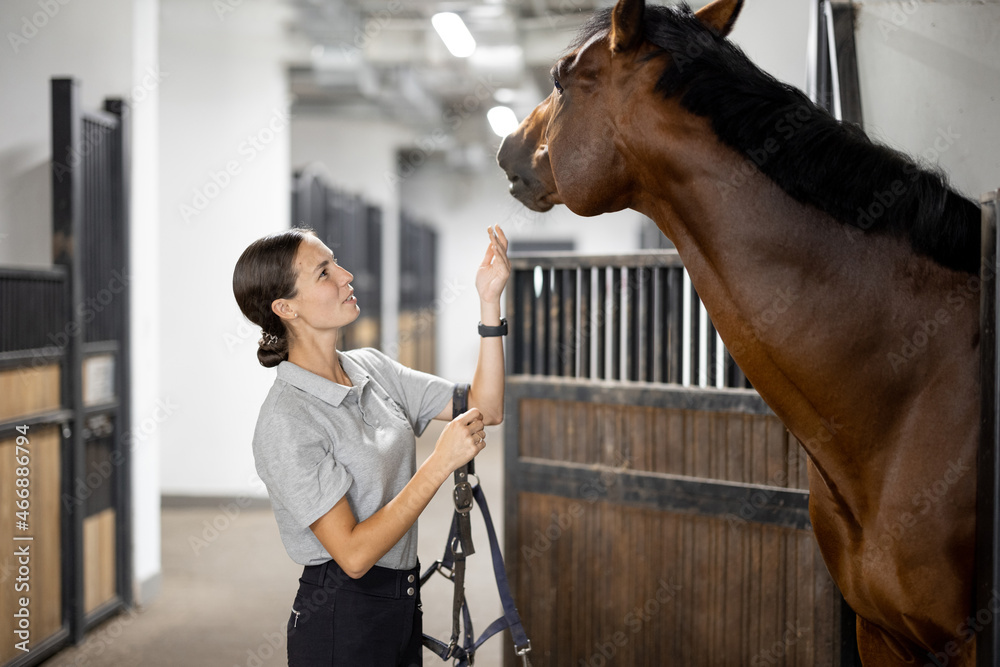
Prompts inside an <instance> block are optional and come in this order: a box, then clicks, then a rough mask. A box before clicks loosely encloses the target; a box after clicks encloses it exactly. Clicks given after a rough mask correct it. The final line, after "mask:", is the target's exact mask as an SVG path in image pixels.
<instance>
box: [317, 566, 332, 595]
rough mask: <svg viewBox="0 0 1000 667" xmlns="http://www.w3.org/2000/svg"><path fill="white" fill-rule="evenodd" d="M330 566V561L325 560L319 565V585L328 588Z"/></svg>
mask: <svg viewBox="0 0 1000 667" xmlns="http://www.w3.org/2000/svg"><path fill="white" fill-rule="evenodd" d="M329 566H330V561H323V564H322V565H320V566H319V585H320V586H321V587H322V588H324V589H326V570H327V568H328V567H329Z"/></svg>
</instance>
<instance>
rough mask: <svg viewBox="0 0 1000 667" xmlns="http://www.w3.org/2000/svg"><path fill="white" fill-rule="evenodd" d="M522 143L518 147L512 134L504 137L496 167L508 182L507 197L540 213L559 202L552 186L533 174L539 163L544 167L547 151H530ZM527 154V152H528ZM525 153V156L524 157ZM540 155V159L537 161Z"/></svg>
mask: <svg viewBox="0 0 1000 667" xmlns="http://www.w3.org/2000/svg"><path fill="white" fill-rule="evenodd" d="M533 148H534V147H527V146H525V145H524V144H523V143H522V144H521V145H518V143H517V140H516V137H515V135H513V134H511V135H508V136H506V137H504V140H503V142H501V144H500V150H499V151H498V152H497V164H499V165H500V168H501V169H503V171H504V173H505V174H506V175H507V180H508V181H509V182H510V194H511V195H512V196H513V197H514V199H516V200H518V201H519V202H521V203H522V204H524V205H525V206H526V207H527V208H529V209H531V210H532V211H538V212H539V213H544V212H545V211H548V210H549V209H551V208H552V207H553V206H555V205H556V204H559V203H561V201H560V199H559V197H558V194H557V193H556V190H555V187H554V184H549V183H546V182H545V180H544V179H542V178H539V177H538V176H537V175H536V166H537V163H538V162H540V161H544V163H545V165H548V149H547V147H545V146H542V147H540V148H538V149H537V150H532V149H533ZM529 151H531V152H530V153H529ZM526 154H527V156H526ZM539 156H541V160H539Z"/></svg>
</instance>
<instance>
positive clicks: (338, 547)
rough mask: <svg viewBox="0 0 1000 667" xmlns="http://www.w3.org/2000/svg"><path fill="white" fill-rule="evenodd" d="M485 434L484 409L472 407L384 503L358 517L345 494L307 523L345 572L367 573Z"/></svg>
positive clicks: (354, 576) (353, 575)
mask: <svg viewBox="0 0 1000 667" xmlns="http://www.w3.org/2000/svg"><path fill="white" fill-rule="evenodd" d="M484 438H485V435H484V434H483V420H482V415H481V414H480V412H479V410H477V409H475V408H472V409H471V410H469V411H468V412H466V413H464V414H462V415H459V416H458V418H456V419H454V420H452V421H451V422H450V423H449V424H448V425H447V426H445V427H444V431H443V432H442V433H441V437H440V438H438V441H437V444H436V445H435V446H434V452H433V453H432V454H431V455H430V456H429V457H427V460H426V461H424V463H423V465H421V466H420V468H418V469H417V472H416V474H415V475H414V476H413V477H412V478H410V481H409V482H407V484H406V486H404V487H403V490H402V491H400V492H399V494H398V495H397V496H396V497H395V498H393V499H392V500H390V501H389V502H388V503H387V504H386V505H385V506H384V507H382V509H380V510H379V511H377V512H375V514H373V515H371V516H370V517H368V518H367V519H365V520H364V521H362V522H360V523H358V521H357V519H356V518H355V517H354V512H353V511H352V510H351V506H350V504H349V503H348V502H347V496H344V497H343V498H341V499H340V500H339V501H338V502H337V504H336V505H334V506H333V508H332V509H331V510H330V511H329V512H327V513H326V514H324V515H323V516H321V517H320V518H319V519H317V520H316V521H314V522H313V523H312V525H310V526H309V528H310V529H312V531H313V534H315V535H316V537H317V539H319V541H320V543H321V544H322V545H323V548H324V549H326V550H327V552H328V553H329V554H330V555H331V556H332V557H333V559H334V560H335V561H337V564H338V565H339V566H340V567H341V569H342V570H344V572H346V573H347V576H349V577H351V578H352V579H357V578H358V577H361V576H363V575H364V574H365V573H366V572H367V571H368V570H370V569H371V567H372V566H373V565H374V564H375V563H377V562H378V560H379V559H380V558H382V556H384V555H385V554H387V553H388V552H389V550H390V549H392V547H393V545H395V544H396V543H397V542H399V540H401V539H402V538H403V535H405V534H406V531H408V530H409V529H410V527H411V526H412V525H413V523H414V522H415V521H416V520H417V517H418V516H420V513H421V512H423V511H424V508H425V507H427V503H429V502H430V500H431V498H432V497H434V494H435V493H436V492H437V490H438V488H440V486H441V485H442V484H443V483H444V481H445V480H446V479H448V476H449V475H451V473H452V472H454V471H455V469H456V468H458V467H459V466H462V465H464V464H466V463H468V462H469V461H470V460H472V458H473V457H474V456H475V455H476V454H478V453H479V452H480V450H482V448H483V447H484V444H483V442H484Z"/></svg>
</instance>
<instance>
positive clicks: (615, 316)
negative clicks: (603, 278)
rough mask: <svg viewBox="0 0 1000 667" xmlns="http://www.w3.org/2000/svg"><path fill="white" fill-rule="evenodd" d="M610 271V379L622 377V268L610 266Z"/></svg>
mask: <svg viewBox="0 0 1000 667" xmlns="http://www.w3.org/2000/svg"><path fill="white" fill-rule="evenodd" d="M607 272H608V281H609V282H608V317H607V319H608V375H607V377H608V379H609V380H620V379H621V377H622V376H621V340H622V331H621V328H622V326H621V296H622V285H621V283H622V281H621V272H620V269H619V268H618V267H616V266H609V267H608V269H607Z"/></svg>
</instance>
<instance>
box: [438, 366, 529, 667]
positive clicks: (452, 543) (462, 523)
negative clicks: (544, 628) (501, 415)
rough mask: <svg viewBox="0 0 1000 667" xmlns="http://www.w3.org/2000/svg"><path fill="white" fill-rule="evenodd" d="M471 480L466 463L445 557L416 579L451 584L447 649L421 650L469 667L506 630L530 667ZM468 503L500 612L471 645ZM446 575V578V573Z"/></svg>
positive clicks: (482, 503) (464, 396)
mask: <svg viewBox="0 0 1000 667" xmlns="http://www.w3.org/2000/svg"><path fill="white" fill-rule="evenodd" d="M468 394H469V385H467V384H458V385H455V392H454V394H453V396H452V419H454V418H456V417H458V416H459V415H460V414H462V413H463V412H465V411H466V409H467V405H468ZM475 475H476V468H475V461H474V460H472V461H469V462H468V463H467V464H465V465H464V466H462V467H460V468H458V469H457V470H456V471H455V490H454V493H453V498H454V501H455V514H454V516H453V517H452V522H451V531H450V533H449V536H448V544H447V545H446V546H445V553H444V556H442V558H441V560H439V561H436V562H435V563H434V564H433V565H431V566H430V568H428V569H427V571H426V572H424V573H423V574H422V575H421V577H420V585H421V586H423V585H424V583H425V582H426V581H427V580H428V579H429V578H430V576H431V575H432V574H433V573H434V572H438V573H440V574H441V575H442V576H444V577H445V578H446V579H450V580H451V581H452V582H453V583H454V584H455V589H454V596H453V597H452V624H451V640H450V641H449V643H448V644H447V645H445V644H444V643H443V642H441V641H439V640H437V639H434V638H433V637H429V636H428V635H424V636H423V644H424V646H426V647H427V648H429V649H430V650H432V651H433V652H434V653H435V654H436V655H438V657H440V658H441V659H442V660H449V659H450V660H453V661H454V665H456V667H472V665H473V664H474V663H475V654H476V649H478V648H479V647H480V646H481V645H482V644H483V642H485V641H486V640H487V639H489V638H490V637H492V636H493V635H495V634H496V633H498V632H500V631H501V630H503V629H504V628H509V629H510V631H511V637H512V638H513V639H514V650H515V653H516V655H517V656H518V657H519V658H521V661H522V664H523V666H524V667H530V666H531V662H530V661H529V660H528V653H529V652H530V651H531V641H530V640H529V639H528V637H527V635H526V634H525V632H524V628H523V627H522V625H521V618H520V616H519V615H518V613H517V608H516V607H515V606H514V599H513V597H512V596H511V594H510V585H509V583H508V581H507V570H506V568H505V567H504V564H503V556H502V555H501V553H500V544H499V541H498V540H497V537H496V530H495V529H494V528H493V520H492V519H491V518H490V512H489V507H488V506H487V505H486V496H485V495H483V492H482V489H481V487H480V485H479V483H478V478H477V483H476V485H475V486H473V485H472V484H470V483H469V478H470V477H472V476H475ZM473 501H475V502H476V503H478V504H479V508H480V510H481V511H482V513H483V519H484V521H485V523H486V532H487V534H488V536H489V540H490V551H491V553H492V556H493V573H494V575H495V577H496V581H497V589H498V591H499V593H500V602H501V604H502V606H503V609H504V615H503V616H501V617H500V618H498V619H497V620H495V621H493V623H491V624H490V626H489V627H488V628H486V630H484V631H483V634H482V635H481V636H480V637H479V639H477V640H474V637H475V634H474V632H473V629H472V616H471V614H470V613H469V605H468V602H467V601H466V599H465V559H466V558H467V557H468V556H470V555H472V554H474V553H475V551H476V550H475V546H474V545H473V543H472V522H471V517H470V516H469V513H470V512H471V511H472V505H473ZM445 570H447V571H448V572H447V574H446V573H445ZM459 618H461V621H462V622H464V625H465V641H464V642H463V643H462V645H461V646H459V643H458V642H459V635H460V621H459Z"/></svg>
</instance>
